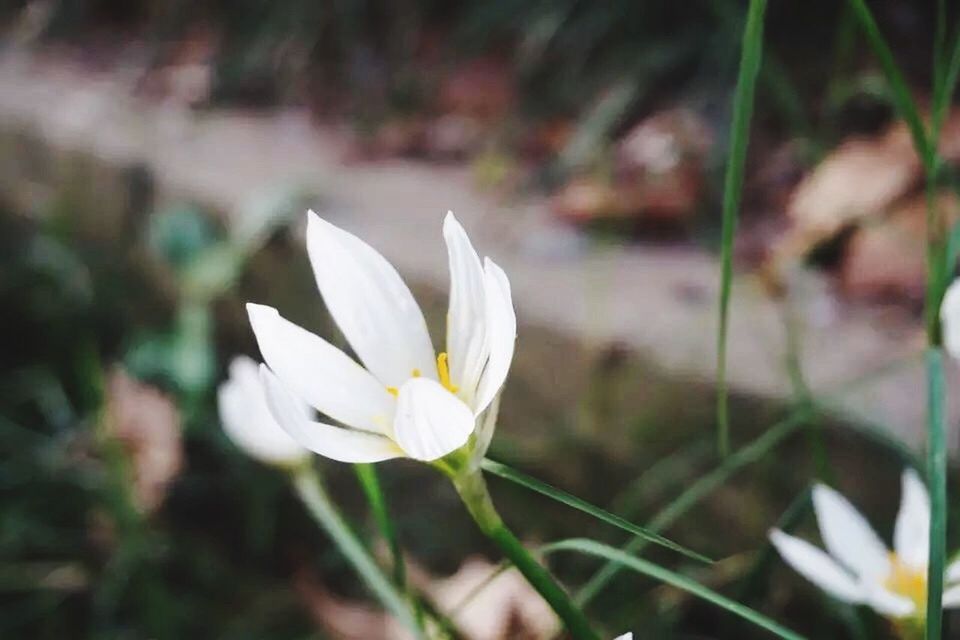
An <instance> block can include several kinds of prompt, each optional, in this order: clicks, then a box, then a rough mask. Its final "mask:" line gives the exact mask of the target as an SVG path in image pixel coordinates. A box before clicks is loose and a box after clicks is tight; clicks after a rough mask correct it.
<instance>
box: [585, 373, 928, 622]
mask: <svg viewBox="0 0 960 640" xmlns="http://www.w3.org/2000/svg"><path fill="white" fill-rule="evenodd" d="M914 362H915V360H914V359H913V358H910V359H905V360H900V361H896V362H893V363H891V364H890V365H888V366H886V367H882V368H880V369H878V370H875V371H871V372H870V373H868V374H866V375H864V376H861V377H859V378H857V379H855V380H852V381H850V382H848V383H846V384H844V385H842V386H841V387H840V388H839V389H837V391H836V392H835V393H833V394H831V396H829V397H827V398H825V400H830V399H831V398H832V399H833V400H834V401H835V400H836V398H839V397H842V396H843V395H844V394H846V393H849V392H851V391H854V390H856V389H857V388H859V387H862V386H864V385H866V384H868V383H870V382H873V381H875V380H877V379H879V378H881V377H883V376H884V375H887V374H889V373H891V372H894V371H897V370H898V369H899V368H901V367H903V366H904V365H907V364H913V363H914ZM823 412H824V408H823V406H822V405H821V404H818V405H803V406H801V407H798V408H797V409H795V410H794V411H793V412H792V413H791V414H790V415H789V416H787V417H786V418H784V419H783V420H781V421H780V422H777V423H775V424H774V425H773V426H771V427H769V428H768V429H767V430H766V431H765V432H764V433H763V434H761V435H760V436H758V437H757V438H756V439H754V440H753V441H752V442H751V443H750V444H748V445H746V446H744V447H742V448H740V449H738V450H737V451H736V452H735V453H733V454H732V455H731V456H730V457H729V458H727V459H726V460H724V462H723V463H722V464H721V465H720V466H719V467H717V468H716V469H714V470H713V471H711V472H709V473H707V474H706V475H703V476H700V478H699V479H698V480H697V481H696V482H694V483H693V484H691V485H690V486H689V487H688V488H687V489H686V491H684V492H683V493H681V494H680V495H679V496H677V498H676V499H674V500H673V502H671V503H670V504H668V505H667V506H665V507H664V508H663V509H661V510H660V511H659V512H658V513H657V514H656V515H655V516H654V517H653V518H652V519H651V520H650V523H649V524H648V525H647V529H649V530H650V531H653V532H654V533H660V532H662V531H664V530H666V529H667V528H668V527H670V526H672V525H673V524H674V523H675V522H677V521H678V520H679V519H680V518H682V517H683V516H684V515H686V513H687V512H688V511H689V510H690V509H692V508H693V507H695V506H696V505H697V504H699V503H700V501H701V500H703V499H704V498H706V497H707V496H709V495H710V494H711V493H713V492H714V491H715V490H716V489H718V488H719V487H720V486H722V485H723V484H724V483H725V482H726V481H727V480H729V479H730V478H731V477H732V476H733V475H734V474H736V473H737V472H738V471H740V470H741V469H743V468H744V467H746V466H748V465H751V464H753V463H754V462H756V461H758V460H760V459H761V458H763V457H764V456H765V455H766V454H767V453H769V452H770V451H771V450H773V449H774V448H775V447H777V446H778V445H780V444H781V443H782V442H783V441H784V440H786V438H788V437H789V436H791V435H792V434H793V433H794V432H795V431H797V430H798V429H799V428H800V427H801V426H803V424H804V422H805V421H806V420H809V419H810V418H811V417H816V416H818V415H820V414H822V413H823ZM865 433H866V435H874V437H875V438H876V441H877V442H878V443H879V444H886V445H888V446H890V447H891V450H892V451H893V452H894V453H896V454H897V455H898V456H900V457H902V458H903V459H904V460H910V461H913V460H915V459H914V457H913V455H912V453H911V452H909V451H908V450H906V448H905V447H903V446H902V444H900V443H898V442H897V441H896V440H895V439H893V438H890V437H885V438H884V437H883V436H881V435H880V434H873V433H872V431H871V432H865ZM888 440H889V441H890V442H889V443H888V442H887V441H888ZM895 445H899V446H895ZM914 464H916V463H915V462H914ZM645 544H646V541H645V540H643V539H642V538H634V539H632V540H630V541H629V542H628V543H627V544H626V545H625V546H624V547H623V550H624V551H626V552H628V553H636V552H639V551H640V550H641V549H643V547H644V546H645ZM619 572H620V566H619V565H617V564H616V563H614V562H608V563H607V564H606V565H604V566H603V567H602V568H601V569H599V570H598V571H597V572H596V573H595V574H594V575H593V576H592V577H591V578H590V579H589V580H588V581H587V582H586V583H585V584H584V585H583V586H582V587H581V588H580V589H579V591H578V592H577V594H576V597H575V600H576V602H577V604H579V605H580V606H586V605H587V604H588V603H589V602H591V601H592V600H593V599H594V598H595V597H596V596H598V595H599V594H600V592H601V591H603V589H604V588H605V587H606V586H607V585H608V584H609V583H610V581H611V580H613V578H614V577H616V575H617V574H618V573H619Z"/></svg>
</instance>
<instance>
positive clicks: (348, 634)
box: [293, 569, 402, 640]
mask: <svg viewBox="0 0 960 640" xmlns="http://www.w3.org/2000/svg"><path fill="white" fill-rule="evenodd" d="M293 585H294V589H295V590H296V591H297V593H298V594H299V595H300V598H301V599H302V600H303V601H304V603H305V604H306V605H307V610H308V611H309V612H310V616H311V617H312V618H313V620H314V622H315V623H316V624H317V626H319V627H321V628H322V629H323V630H324V631H325V632H326V633H327V635H329V636H330V637H332V638H336V639H337V640H372V639H373V638H383V639H384V640H388V639H389V640H393V639H399V638H401V637H402V633H401V632H400V631H399V629H398V626H399V625H397V623H395V622H394V621H393V620H392V619H391V618H390V616H388V615H387V614H386V613H384V612H383V611H382V610H380V609H377V608H375V607H374V606H372V605H368V604H366V603H363V602H358V601H351V600H345V599H343V598H338V597H337V596H335V595H333V594H331V593H330V592H329V591H327V589H326V588H325V587H324V586H323V585H322V584H321V583H320V581H319V580H318V579H317V577H316V576H315V575H314V574H313V573H311V572H310V571H308V570H306V569H301V570H300V571H298V572H297V575H296V576H295V578H294V583H293Z"/></svg>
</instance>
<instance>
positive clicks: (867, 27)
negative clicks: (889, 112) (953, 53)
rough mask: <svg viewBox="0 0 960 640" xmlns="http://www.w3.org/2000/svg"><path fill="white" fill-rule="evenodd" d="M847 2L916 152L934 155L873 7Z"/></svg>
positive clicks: (862, 1)
mask: <svg viewBox="0 0 960 640" xmlns="http://www.w3.org/2000/svg"><path fill="white" fill-rule="evenodd" d="M848 1H849V3H850V8H851V9H853V13H854V15H855V16H856V18H857V21H858V22H859V23H860V27H861V28H862V29H863V33H864V35H865V36H866V37H867V41H868V42H869V43H870V47H871V48H872V49H873V53H874V55H876V56H877V59H878V60H879V62H880V66H881V67H882V68H883V73H884V75H886V77H887V82H889V83H890V89H891V91H892V92H893V101H894V104H895V105H896V108H897V112H898V113H899V114H900V117H902V118H903V119H904V120H905V121H906V123H907V127H908V128H909V130H910V135H911V136H912V137H913V144H914V146H915V147H916V148H917V152H918V153H919V154H920V157H921V158H923V159H926V158H929V157H930V155H931V154H930V143H929V141H928V139H927V134H926V131H925V129H924V126H923V119H922V118H921V117H920V111H919V110H918V109H917V105H916V103H915V102H914V101H913V98H912V97H911V95H910V88H909V87H908V86H907V81H906V80H905V79H904V77H903V74H902V73H901V72H900V68H899V67H898V66H897V63H896V61H895V60H894V58H893V52H892V51H890V47H889V46H888V45H887V42H886V40H884V38H883V34H882V33H880V27H878V26H877V22H876V20H874V19H873V14H872V13H871V12H870V8H869V7H867V4H866V2H865V0H848Z"/></svg>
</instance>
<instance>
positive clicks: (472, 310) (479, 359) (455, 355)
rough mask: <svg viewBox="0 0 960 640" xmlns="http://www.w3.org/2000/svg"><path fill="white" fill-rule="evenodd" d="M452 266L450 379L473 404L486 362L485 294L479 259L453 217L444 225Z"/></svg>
mask: <svg viewBox="0 0 960 640" xmlns="http://www.w3.org/2000/svg"><path fill="white" fill-rule="evenodd" d="M443 237H444V240H446V242H447V254H448V257H449V262H450V306H449V309H448V311H447V356H448V357H449V362H450V379H451V380H452V381H453V384H455V385H457V386H458V387H459V388H460V390H459V391H458V395H459V396H460V397H461V398H463V399H464V401H465V402H466V403H467V404H472V403H473V399H474V396H475V395H476V392H477V385H478V384H479V383H480V375H481V374H482V373H483V366H484V364H485V363H486V361H487V342H486V324H487V309H486V293H485V291H484V288H485V286H486V285H485V283H484V273H483V267H481V266H480V258H479V257H478V256H477V252H476V251H475V250H474V248H473V245H472V244H470V238H468V237H467V232H466V231H464V230H463V227H462V226H460V223H459V222H457V219H456V218H455V217H454V215H453V213H452V212H450V213H447V217H446V218H445V219H444V221H443Z"/></svg>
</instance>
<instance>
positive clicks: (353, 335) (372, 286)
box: [307, 211, 437, 388]
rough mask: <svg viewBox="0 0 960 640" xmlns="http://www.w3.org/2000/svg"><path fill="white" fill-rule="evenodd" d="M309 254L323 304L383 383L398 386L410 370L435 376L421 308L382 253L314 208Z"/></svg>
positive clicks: (310, 215) (309, 217) (309, 216)
mask: <svg viewBox="0 0 960 640" xmlns="http://www.w3.org/2000/svg"><path fill="white" fill-rule="evenodd" d="M307 253H309V255H310V263H311V264H312V265H313V274H314V276H315V277H316V280H317V286H318V287H319V288H320V294H321V295H322V296H323V301H324V302H325V303H326V305H327V309H329V310H330V314H331V315H332V316H333V319H334V320H335V321H336V323H337V326H339V327H340V330H341V331H342V332H343V335H344V336H346V338H347V341H348V342H349V343H350V346H351V347H353V350H354V351H355V352H356V353H357V356H358V357H359V358H360V360H361V361H362V362H363V364H364V365H365V366H366V367H367V369H369V370H370V371H371V373H373V375H375V376H376V377H377V378H378V379H379V380H380V382H381V384H382V385H383V386H385V387H397V388H399V387H400V385H402V384H403V383H404V382H406V381H407V380H408V379H409V378H410V377H411V376H414V375H415V373H414V372H419V374H420V375H422V376H426V377H429V378H433V379H436V376H437V365H436V361H435V359H434V353H433V345H432V344H431V343H430V336H429V334H428V333H427V324H426V322H425V321H424V319H423V312H421V311H420V307H419V306H417V303H416V301H415V300H414V299H413V294H411V293H410V289H408V288H407V285H405V284H404V283H403V280H401V279H400V276H399V274H397V271H396V269H394V268H393V266H392V265H391V264H390V263H389V262H387V260H386V259H385V258H384V257H383V256H382V255H380V254H379V253H377V251H376V250H375V249H373V248H372V247H371V246H370V245H368V244H367V243H365V242H364V241H362V240H360V238H357V237H356V236H354V235H352V234H350V233H347V232H346V231H344V230H343V229H340V228H338V227H335V226H334V225H332V224H330V223H329V222H326V221H325V220H322V219H321V218H320V217H319V216H317V214H315V213H314V212H312V211H310V212H309V213H308V214H307Z"/></svg>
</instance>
